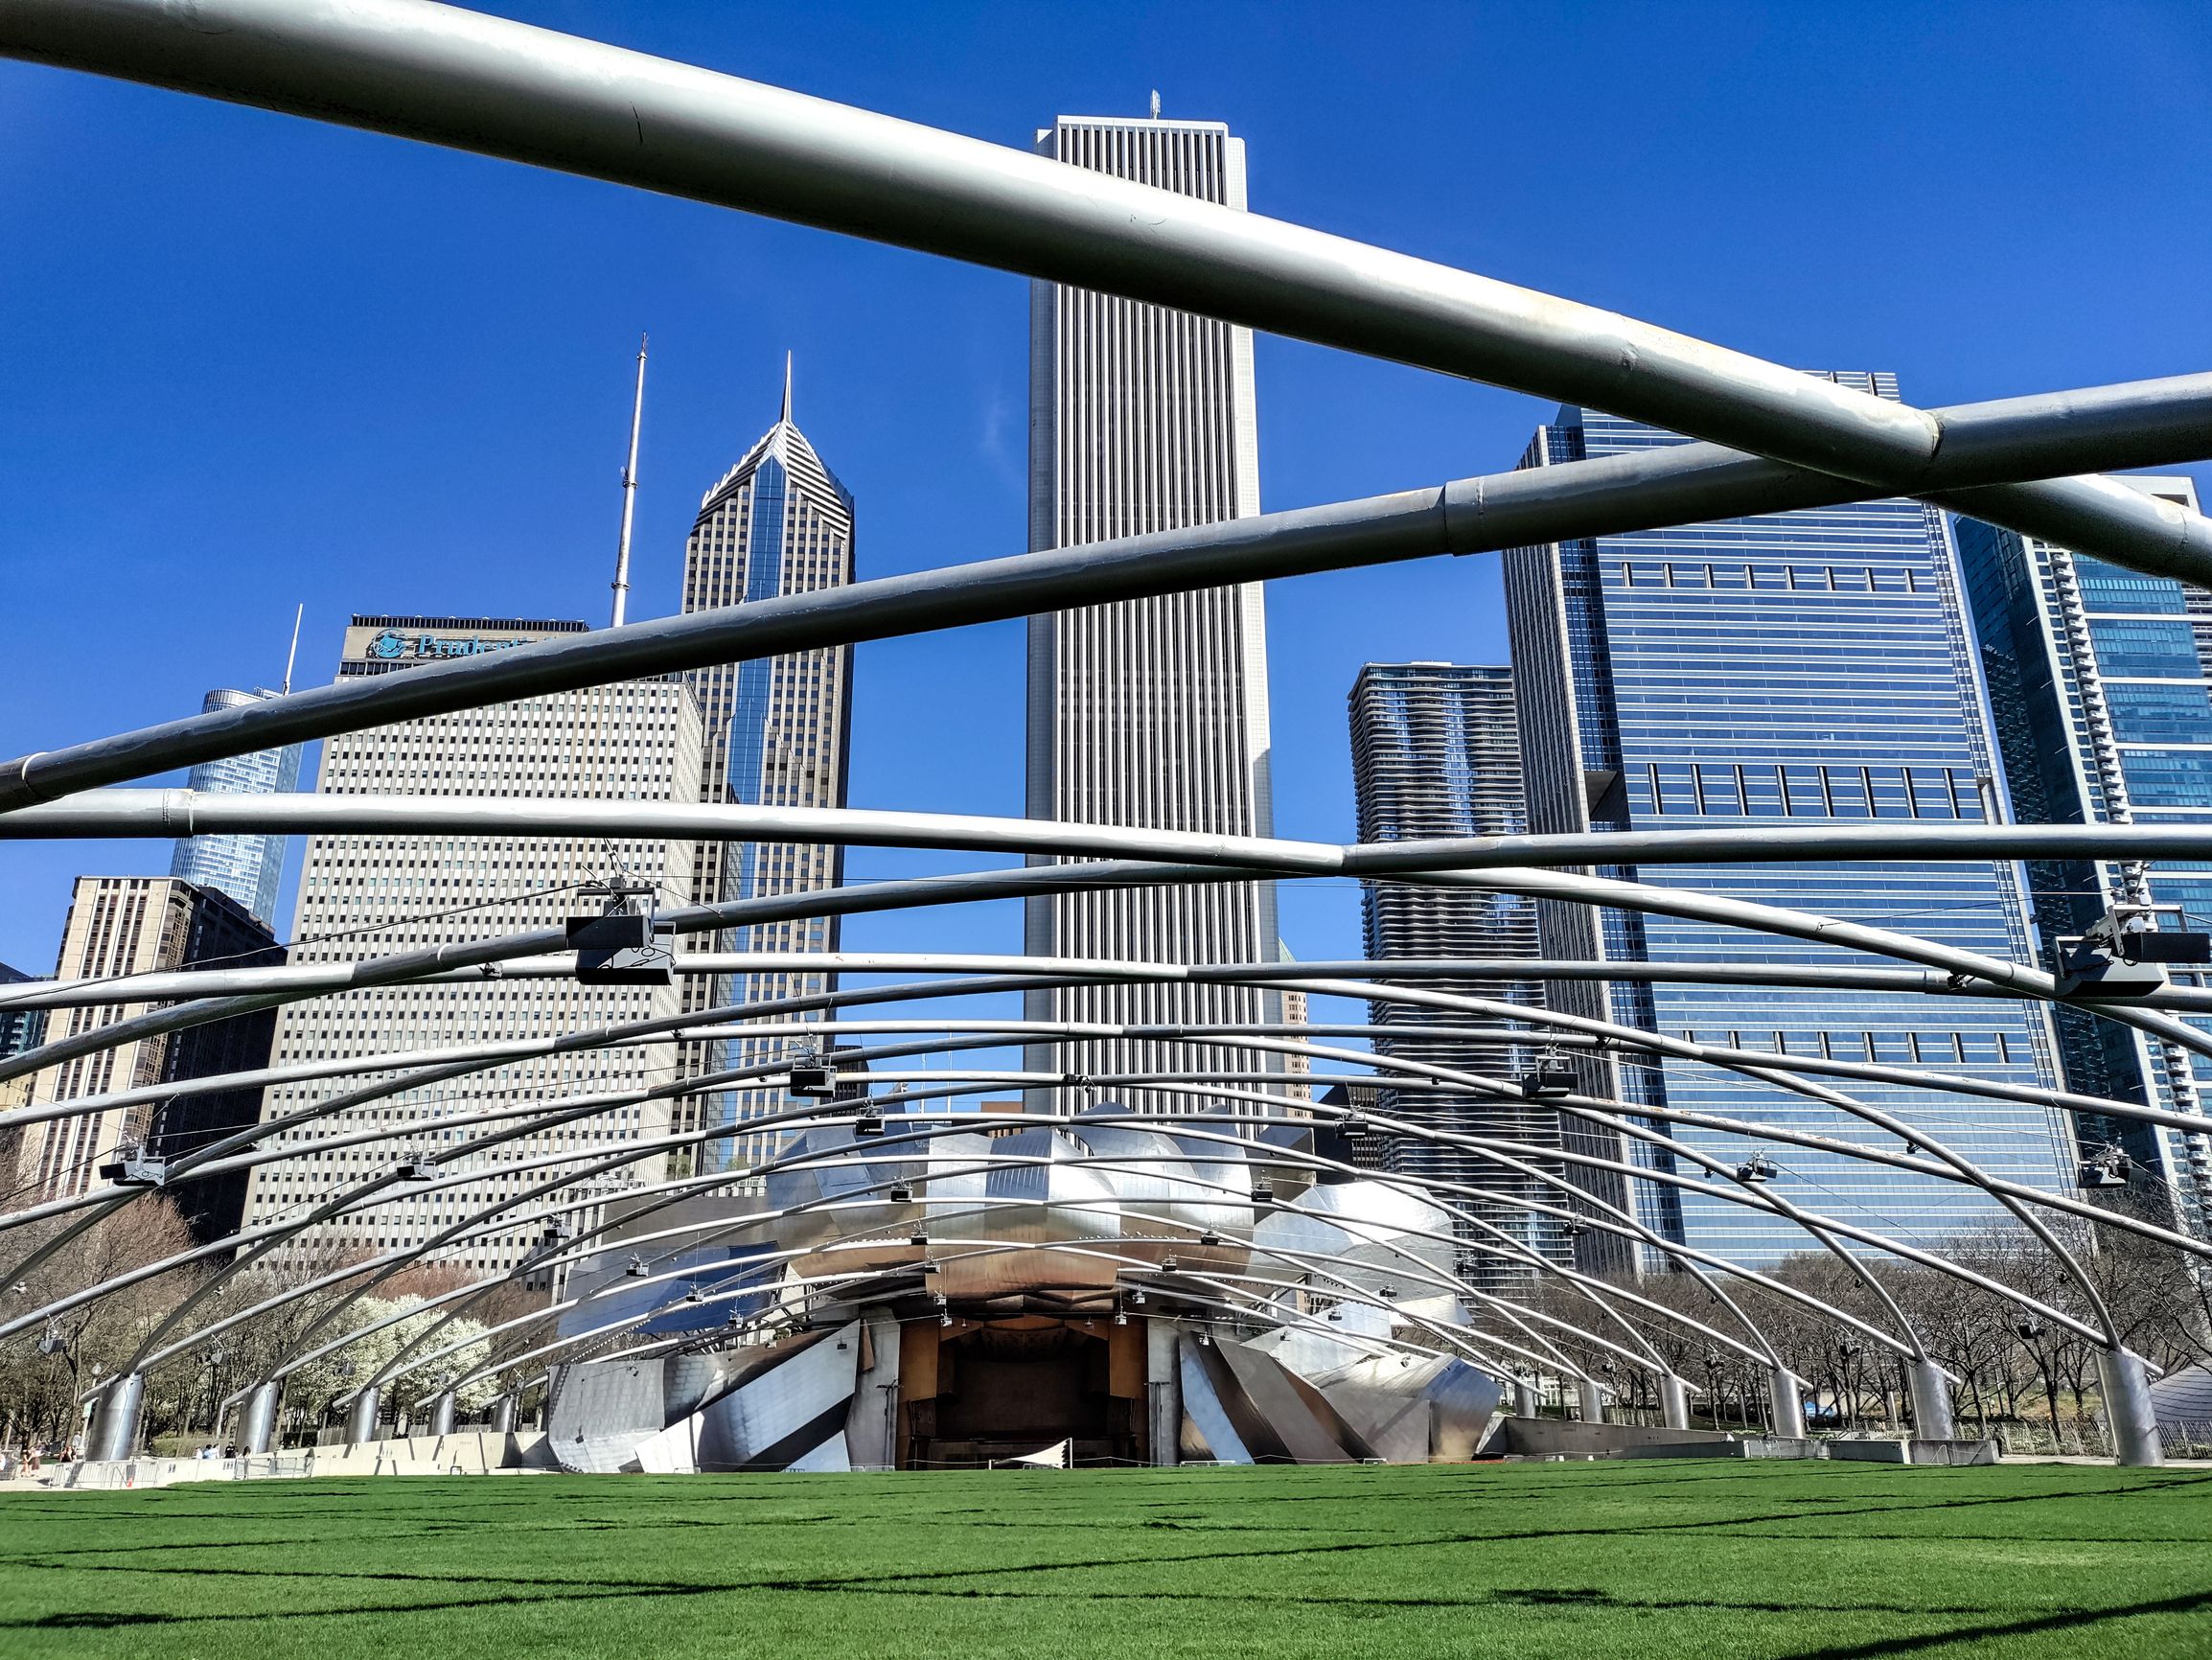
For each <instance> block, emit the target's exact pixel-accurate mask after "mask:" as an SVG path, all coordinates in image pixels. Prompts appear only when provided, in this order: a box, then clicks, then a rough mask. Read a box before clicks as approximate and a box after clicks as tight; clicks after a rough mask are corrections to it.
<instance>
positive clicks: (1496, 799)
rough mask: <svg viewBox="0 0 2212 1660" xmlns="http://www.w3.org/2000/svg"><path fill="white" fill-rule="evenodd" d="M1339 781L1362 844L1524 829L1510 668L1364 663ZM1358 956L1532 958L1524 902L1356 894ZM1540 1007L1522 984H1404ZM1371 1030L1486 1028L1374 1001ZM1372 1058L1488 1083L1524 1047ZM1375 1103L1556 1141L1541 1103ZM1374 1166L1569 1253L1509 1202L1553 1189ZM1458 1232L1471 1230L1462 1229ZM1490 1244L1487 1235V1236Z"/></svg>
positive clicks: (1404, 1043)
mask: <svg viewBox="0 0 2212 1660" xmlns="http://www.w3.org/2000/svg"><path fill="white" fill-rule="evenodd" d="M1350 706H1351V766H1352V787H1353V790H1354V792H1355V795H1356V797H1357V801H1358V808H1359V839H1360V840H1361V841H1362V842H1411V841H1418V840H1421V839H1424V838H1428V837H1440V836H1516V835H1519V834H1521V833H1522V832H1523V831H1525V830H1526V829H1527V827H1528V823H1527V819H1528V814H1527V808H1526V805H1525V803H1524V801H1523V798H1522V793H1521V747H1520V735H1519V726H1518V724H1517V722H1516V721H1515V719H1514V715H1513V676H1512V671H1511V670H1509V669H1504V668H1486V667H1477V666H1474V665H1471V664H1466V663H1369V664H1367V665H1366V666H1365V667H1364V668H1362V669H1361V670H1360V672H1359V678H1358V680H1355V681H1353V683H1352V689H1351V698H1350ZM1361 916H1362V920H1363V922H1364V923H1365V929H1366V942H1367V955H1368V956H1369V957H1372V958H1377V959H1381V958H1388V957H1402V958H1408V959H1426V960H1430V961H1434V960H1437V959H1439V958H1446V957H1449V958H1458V959H1461V960H1495V959H1497V958H1500V957H1536V956H1538V955H1539V950H1538V947H1537V942H1536V908H1535V905H1534V902H1533V901H1532V900H1529V899H1526V898H1523V897H1521V896H1520V895H1518V894H1511V893H1483V892H1479V891H1476V890H1474V889H1472V888H1419V887H1413V886H1409V885H1405V884H1400V883H1387V882H1385V883H1375V882H1371V883H1368V884H1366V885H1365V888H1364V891H1363V893H1362V896H1361ZM1417 983H1418V984H1419V985H1420V986H1422V987H1423V988H1425V989H1428V990H1433V991H1452V992H1458V993H1460V994H1462V995H1463V996H1467V997H1480V998H1489V999H1493V1000H1498V1001H1502V1002H1508V1003H1522V1004H1526V1005H1528V1006H1531V1007H1542V1006H1543V1003H1544V989H1543V986H1542V985H1541V984H1540V983H1539V982H1538V981H1535V980H1421V981H1418V982H1417ZM1371 1007H1372V1013H1371V1017H1370V1018H1371V1020H1372V1021H1373V1023H1374V1024H1375V1025H1376V1026H1406V1025H1423V1026H1468V1025H1492V1024H1495V1023H1494V1022H1493V1021H1491V1020H1488V1019H1486V1018H1479V1017H1476V1016H1472V1015H1454V1014H1451V1013H1449V1012H1447V1011H1445V1010H1441V1009H1435V1008H1422V1007H1418V1006H1414V1005H1409V1004H1405V1003H1374V1004H1372V1005H1371ZM1375 1049H1376V1052H1377V1053H1380V1054H1384V1055H1389V1056H1394V1057H1398V1058H1402V1059H1406V1060H1414V1061H1421V1062H1426V1063H1428V1064H1430V1065H1432V1066H1444V1067H1451V1068H1454V1069H1456V1070H1459V1071H1463V1072H1479V1073H1482V1074H1485V1075H1486V1076H1489V1077H1507V1076H1511V1075H1513V1074H1515V1073H1518V1072H1521V1071H1523V1070H1524V1069H1525V1068H1526V1067H1527V1066H1528V1065H1529V1064H1530V1063H1531V1061H1532V1059H1533V1058H1534V1055H1535V1053H1536V1051H1535V1050H1533V1049H1531V1048H1530V1047H1529V1046H1527V1045H1515V1044H1499V1043H1477V1042H1470V1041H1467V1040H1453V1039H1448V1038H1430V1037H1388V1038H1378V1039H1376V1040H1375ZM1380 1110H1381V1111H1382V1112H1383V1113H1384V1114H1385V1115H1387V1116H1389V1117H1392V1118H1410V1119H1413V1120H1416V1121H1419V1122H1426V1123H1429V1124H1432V1125H1435V1126H1437V1127H1439V1128H1442V1129H1447V1130H1458V1131H1461V1132H1463V1133H1465V1134H1469V1135H1484V1136H1496V1137H1500V1138H1503V1139H1506V1140H1509V1141H1518V1142H1523V1143H1530V1144H1533V1145H1536V1146H1539V1147H1553V1148H1555V1147H1557V1146H1558V1144H1559V1115H1558V1113H1557V1112H1556V1111H1555V1110H1554V1109H1552V1108H1550V1107H1548V1106H1546V1105H1544V1104H1543V1103H1541V1102H1523V1101H1515V1100H1503V1099H1498V1098H1496V1097H1492V1096H1486V1095H1476V1094H1474V1093H1472V1092H1470V1091H1458V1090H1427V1089H1421V1090H1408V1091H1403V1092H1400V1091H1396V1090H1390V1091H1385V1092H1384V1095H1383V1099H1382V1104H1381V1107H1380ZM1384 1164H1385V1167H1386V1168H1389V1169H1392V1170H1402V1171H1405V1172H1407V1173H1409V1174H1414V1175H1421V1176H1431V1177H1436V1178H1439V1179H1440V1180H1443V1181H1447V1182H1455V1183H1462V1184H1466V1185H1468V1186H1472V1187H1480V1188H1482V1189H1484V1190H1485V1191H1486V1192H1489V1193H1496V1194H1499V1195H1501V1196H1503V1197H1501V1199H1499V1200H1482V1199H1470V1198H1467V1197H1465V1196H1463V1195H1459V1196H1453V1197H1452V1198H1451V1200H1450V1202H1451V1203H1452V1204H1453V1205H1454V1206H1456V1207H1458V1208H1460V1209H1462V1210H1468V1211H1471V1212H1472V1213H1473V1214H1475V1215H1477V1216H1479V1217H1481V1218H1482V1220H1483V1221H1484V1222H1486V1223H1487V1224H1489V1225H1490V1226H1491V1227H1493V1228H1496V1229H1498V1230H1500V1231H1501V1232H1503V1233H1507V1234H1509V1235H1510V1236H1511V1237H1512V1238H1514V1239H1515V1240H1517V1241H1519V1242H1520V1243H1521V1244H1523V1245H1525V1246H1528V1247H1529V1248H1531V1249H1532V1250H1534V1251H1537V1252H1539V1253H1541V1254H1542V1255H1544V1256H1545V1257H1549V1258H1551V1259H1552V1260H1554V1261H1559V1262H1570V1261H1572V1260H1573V1252H1572V1250H1571V1249H1570V1246H1569V1241H1568V1235H1567V1233H1566V1231H1565V1227H1564V1224H1562V1223H1561V1222H1559V1221H1557V1220H1555V1219H1553V1218H1549V1217H1543V1216H1540V1215H1537V1214H1535V1213H1534V1212H1532V1211H1531V1210H1528V1209H1526V1208H1525V1207H1524V1206H1521V1205H1516V1204H1513V1203H1512V1202H1511V1200H1513V1199H1523V1200H1533V1201H1535V1202H1537V1203H1539V1204H1544V1205H1556V1204H1558V1203H1559V1199H1560V1194H1559V1190H1558V1189H1557V1188H1556V1187H1548V1186H1547V1185H1546V1184H1544V1183H1543V1182H1541V1181H1538V1180H1537V1179H1536V1178H1534V1177H1532V1176H1524V1175H1521V1174H1519V1173H1517V1172H1515V1171H1512V1170H1509V1169H1507V1168H1505V1167H1504V1166H1502V1165H1500V1164H1497V1163H1495V1162H1494V1161H1491V1160H1487V1159H1484V1158H1482V1157H1480V1156H1479V1155H1477V1154H1474V1153H1471V1152H1463V1151H1456V1150H1453V1149H1450V1148H1446V1147H1440V1146H1438V1145H1436V1144H1435V1143H1433V1142H1427V1141H1416V1140H1412V1139H1409V1138H1399V1137H1394V1138H1392V1139H1391V1141H1390V1142H1389V1144H1388V1151H1387V1152H1386V1155H1385V1159H1384ZM1463 1232H1466V1233H1470V1234H1473V1233H1480V1232H1481V1231H1480V1230H1477V1229H1474V1228H1472V1227H1466V1226H1464V1225H1463ZM1486 1237H1487V1238H1488V1239H1489V1240H1490V1241H1491V1242H1492V1243H1495V1236H1494V1235H1486ZM1474 1272H1475V1273H1476V1275H1477V1276H1478V1279H1479V1280H1487V1281H1491V1282H1496V1283H1503V1282H1507V1281H1510V1280H1517V1279H1520V1278H1524V1277H1525V1273H1526V1271H1525V1270H1516V1269H1514V1268H1512V1267H1510V1266H1509V1265H1508V1264H1506V1263H1504V1262H1502V1261H1499V1260H1496V1259H1495V1258H1493V1257H1487V1256H1484V1257H1478V1258H1477V1259H1476V1263H1475V1266H1474Z"/></svg>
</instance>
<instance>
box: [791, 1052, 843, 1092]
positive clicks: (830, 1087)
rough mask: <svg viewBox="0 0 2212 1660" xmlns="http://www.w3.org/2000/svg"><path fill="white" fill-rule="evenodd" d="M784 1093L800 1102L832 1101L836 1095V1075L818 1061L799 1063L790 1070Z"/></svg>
mask: <svg viewBox="0 0 2212 1660" xmlns="http://www.w3.org/2000/svg"><path fill="white" fill-rule="evenodd" d="M784 1093H785V1094H787V1095H795V1096H796V1097H797V1098H798V1099H800V1100H802V1101H834V1100H836V1099H837V1094H838V1075H837V1073H836V1072H832V1071H831V1070H830V1069H829V1068H828V1067H825V1066H823V1065H822V1064H821V1063H820V1062H819V1061H814V1060H806V1061H800V1062H798V1063H796V1064H795V1065H794V1066H793V1068H792V1069H791V1077H790V1081H789V1082H788V1083H786V1084H785V1086H784Z"/></svg>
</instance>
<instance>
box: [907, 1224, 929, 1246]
mask: <svg viewBox="0 0 2212 1660" xmlns="http://www.w3.org/2000/svg"><path fill="white" fill-rule="evenodd" d="M929 1242H930V1231H929V1230H928V1229H927V1228H916V1229H915V1230H914V1231H913V1232H912V1233H910V1234H909V1235H908V1236H907V1243H908V1244H910V1245H927V1244H928V1243H929Z"/></svg>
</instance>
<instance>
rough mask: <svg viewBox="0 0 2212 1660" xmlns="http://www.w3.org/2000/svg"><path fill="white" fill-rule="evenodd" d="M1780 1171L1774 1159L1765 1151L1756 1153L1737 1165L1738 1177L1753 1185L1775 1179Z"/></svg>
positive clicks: (1741, 1180) (1740, 1180)
mask: <svg viewBox="0 0 2212 1660" xmlns="http://www.w3.org/2000/svg"><path fill="white" fill-rule="evenodd" d="M1778 1173H1779V1172H1778V1171H1777V1170H1776V1168H1775V1164H1774V1161H1773V1160H1772V1159H1770V1158H1768V1157H1767V1156H1766V1155H1765V1154H1764V1153H1754V1154H1752V1155H1751V1157H1750V1158H1748V1159H1746V1160H1744V1161H1743V1163H1742V1164H1739V1165H1737V1166H1736V1179H1737V1180H1738V1181H1739V1182H1743V1183H1746V1184H1748V1185H1750V1186H1752V1187H1757V1186H1758V1185H1759V1184H1760V1183H1762V1182H1771V1181H1773V1180H1774V1178H1775V1176H1776V1175H1777V1174H1778Z"/></svg>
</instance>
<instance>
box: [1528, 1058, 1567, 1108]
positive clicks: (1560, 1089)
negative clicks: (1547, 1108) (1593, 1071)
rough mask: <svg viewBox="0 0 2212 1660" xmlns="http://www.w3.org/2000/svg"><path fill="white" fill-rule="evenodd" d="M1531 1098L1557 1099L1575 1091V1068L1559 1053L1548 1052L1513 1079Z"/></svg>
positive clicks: (1539, 1099) (1540, 1099)
mask: <svg viewBox="0 0 2212 1660" xmlns="http://www.w3.org/2000/svg"><path fill="white" fill-rule="evenodd" d="M1513 1081H1514V1082H1515V1083H1517V1084H1519V1085H1520V1086H1521V1093H1522V1094H1523V1095H1527V1096H1528V1097H1529V1098H1530V1099H1531V1100H1538V1101H1551V1100H1557V1099H1558V1098H1559V1097H1560V1096H1561V1095H1573V1094H1574V1093H1575V1084H1576V1082H1577V1079H1576V1077H1575V1069H1574V1068H1573V1067H1571V1066H1569V1065H1568V1064H1567V1063H1566V1061H1565V1060H1563V1059H1562V1058H1560V1056H1558V1055H1557V1054H1547V1055H1545V1056H1544V1057H1543V1058H1542V1059H1540V1060H1538V1061H1537V1062H1536V1064H1535V1065H1534V1066H1532V1067H1531V1068H1530V1069H1529V1070H1528V1071H1527V1072H1523V1073H1521V1075H1520V1076H1519V1077H1517V1078H1515V1079H1514V1080H1513Z"/></svg>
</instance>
